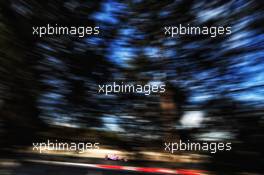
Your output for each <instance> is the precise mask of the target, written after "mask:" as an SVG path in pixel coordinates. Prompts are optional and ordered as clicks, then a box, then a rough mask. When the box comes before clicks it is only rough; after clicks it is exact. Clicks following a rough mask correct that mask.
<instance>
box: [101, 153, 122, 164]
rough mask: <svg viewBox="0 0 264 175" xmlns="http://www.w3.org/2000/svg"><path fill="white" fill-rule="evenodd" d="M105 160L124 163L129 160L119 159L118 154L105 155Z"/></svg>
mask: <svg viewBox="0 0 264 175" xmlns="http://www.w3.org/2000/svg"><path fill="white" fill-rule="evenodd" d="M105 160H114V161H124V162H127V159H126V158H123V157H119V156H118V155H116V154H106V155H105Z"/></svg>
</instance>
